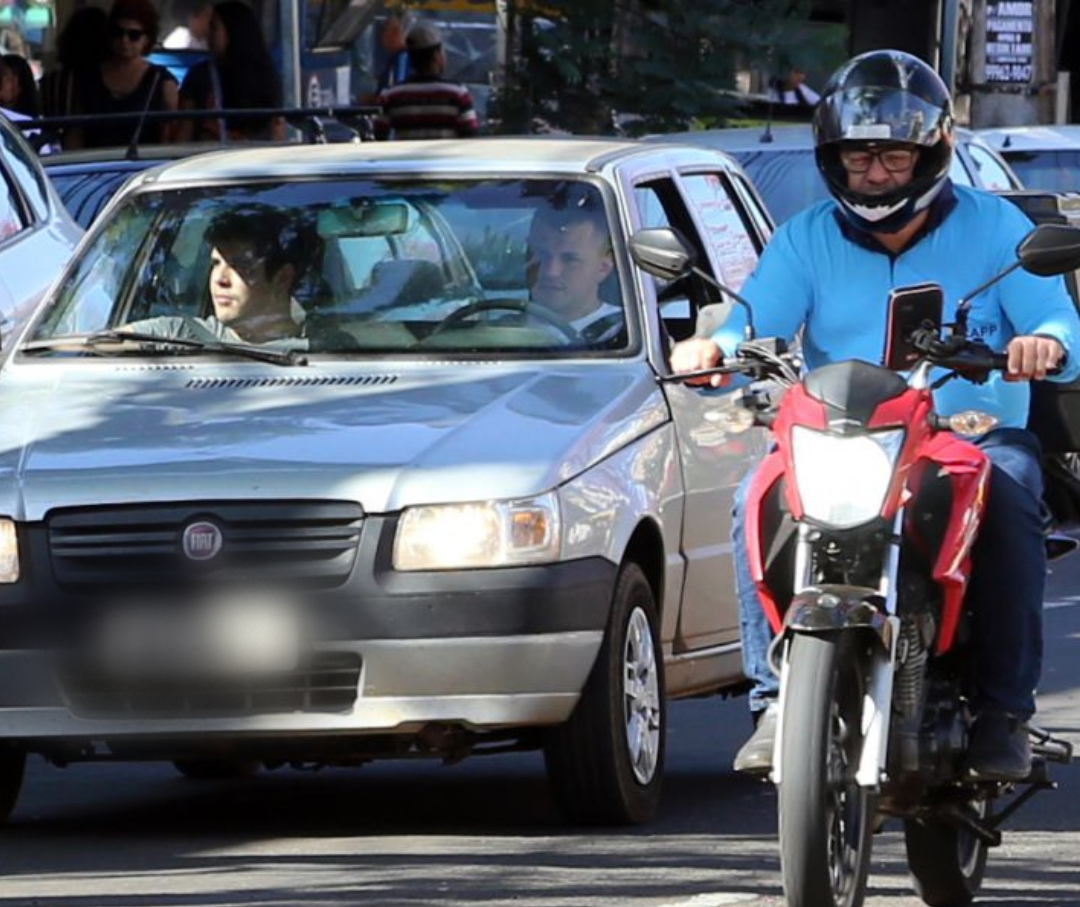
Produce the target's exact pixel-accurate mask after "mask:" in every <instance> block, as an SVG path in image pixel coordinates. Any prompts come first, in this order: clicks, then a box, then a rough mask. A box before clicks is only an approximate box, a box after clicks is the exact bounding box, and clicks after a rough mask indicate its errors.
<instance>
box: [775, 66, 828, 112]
mask: <svg viewBox="0 0 1080 907" xmlns="http://www.w3.org/2000/svg"><path fill="white" fill-rule="evenodd" d="M768 96H769V100H770V101H772V102H774V103H777V104H783V105H784V106H785V107H802V108H804V109H805V110H806V111H807V113H808V114H809V113H810V112H811V111H812V109H813V107H814V105H815V104H816V103H817V102H818V101H819V100H820V99H821V95H819V94H818V93H817V92H816V91H814V89H813V88H811V87H810V86H809V85H807V84H806V73H804V72H799V70H797V69H791V70H789V71H788V74H787V75H786V76H784V77H783V78H776V79H770V80H769V91H768Z"/></svg>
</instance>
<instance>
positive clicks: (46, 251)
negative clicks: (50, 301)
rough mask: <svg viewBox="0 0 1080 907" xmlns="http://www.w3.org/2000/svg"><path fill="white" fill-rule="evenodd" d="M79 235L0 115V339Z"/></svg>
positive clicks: (33, 302) (13, 328)
mask: <svg viewBox="0 0 1080 907" xmlns="http://www.w3.org/2000/svg"><path fill="white" fill-rule="evenodd" d="M81 236H82V230H81V229H79V227H78V226H77V225H76V224H75V223H74V222H73V221H72V219H71V218H70V217H69V216H68V213H67V211H66V210H65V208H64V206H63V204H62V203H61V201H60V198H59V197H58V196H57V194H56V190H55V189H54V188H53V186H52V185H51V184H50V183H49V180H48V178H47V177H46V176H45V172H44V171H43V170H42V167H41V164H40V163H39V161H38V157H37V155H36V154H35V153H34V152H33V150H32V149H31V148H30V146H29V145H28V144H27V143H26V141H25V140H24V139H23V137H22V135H21V134H20V133H19V131H18V130H17V129H16V128H15V127H14V126H12V125H11V123H9V122H8V121H7V120H6V119H5V118H4V117H2V116H0V342H3V341H7V339H8V337H9V336H11V335H12V334H14V333H17V331H18V329H19V326H20V325H21V324H22V323H23V322H24V321H25V320H26V318H27V317H29V315H30V314H31V313H32V312H33V311H34V308H35V307H36V306H37V304H38V302H39V301H40V300H41V298H42V296H43V295H44V293H45V290H46V289H48V287H49V284H51V283H52V282H53V280H55V279H56V277H58V276H59V274H60V271H61V269H62V268H63V266H64V265H65V264H66V263H67V261H68V259H69V258H70V257H71V253H72V252H73V251H74V249H75V246H76V245H77V244H78V242H79V239H80V238H81Z"/></svg>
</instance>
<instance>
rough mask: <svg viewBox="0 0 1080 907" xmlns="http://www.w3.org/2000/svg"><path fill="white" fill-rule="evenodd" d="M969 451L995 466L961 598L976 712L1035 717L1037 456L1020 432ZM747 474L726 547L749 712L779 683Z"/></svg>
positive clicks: (1038, 667) (1039, 588)
mask: <svg viewBox="0 0 1080 907" xmlns="http://www.w3.org/2000/svg"><path fill="white" fill-rule="evenodd" d="M976 444H977V445H978V446H979V447H980V448H981V449H982V451H983V452H984V453H985V454H986V455H987V457H989V458H990V462H991V464H992V467H991V471H990V493H989V495H988V498H987V502H986V513H985V515H984V518H983V524H982V527H981V528H980V530H979V536H978V538H977V539H976V541H975V547H974V548H973V549H972V554H971V557H972V575H971V582H970V584H969V585H968V591H967V596H966V599H965V607H966V608H967V609H969V610H970V611H972V612H973V619H972V622H971V623H972V626H971V631H972V632H971V641H970V647H971V654H972V661H973V667H974V678H973V680H974V689H975V702H974V705H975V708H976V709H979V708H997V709H1004V710H1006V711H1009V712H1013V713H1014V714H1016V715H1019V716H1020V717H1021V718H1025V719H1026V718H1030V717H1031V716H1032V715H1033V714H1034V713H1035V687H1036V685H1037V684H1038V682H1039V675H1040V674H1041V673H1042V649H1043V638H1042V606H1043V591H1044V588H1045V585H1046V549H1045V547H1044V543H1043V519H1042V490H1043V477H1042V465H1041V451H1040V450H1039V442H1038V441H1037V440H1036V439H1035V436H1034V435H1032V434H1031V433H1030V432H1027V431H1024V430H1023V429H1019V428H999V429H997V430H996V431H992V432H990V433H989V434H987V435H984V436H983V437H982V438H980V439H979V440H978V441H977V442H976ZM751 476H753V472H751V473H750V474H749V475H747V476H746V478H744V479H743V481H742V484H741V485H740V486H739V489H738V491H737V492H736V494H735V510H734V513H733V516H734V521H733V523H732V541H733V542H734V555H735V587H736V592H737V594H738V598H739V627H740V630H741V632H742V646H743V670H744V671H745V673H746V676H747V677H748V678H749V679H750V680H751V682H752V684H753V686H752V688H751V690H750V709H751V711H754V712H756V711H760V710H761V709H764V708H765V707H766V706H767V705H768V704H769V703H770V702H771V701H772V700H773V699H775V698H776V695H777V693H778V692H779V686H780V682H779V679H778V678H777V676H776V675H775V674H774V673H773V672H772V670H771V669H770V668H769V664H768V661H767V653H768V648H769V643H770V642H771V641H772V630H771V628H770V627H769V622H768V620H767V619H766V617H765V612H764V610H763V609H762V607H761V604H760V602H759V600H758V597H757V590H756V589H755V587H754V582H753V579H752V577H751V575H750V558H749V554H748V552H747V547H746V524H745V516H744V512H745V509H746V495H747V492H748V489H749V485H750V478H751Z"/></svg>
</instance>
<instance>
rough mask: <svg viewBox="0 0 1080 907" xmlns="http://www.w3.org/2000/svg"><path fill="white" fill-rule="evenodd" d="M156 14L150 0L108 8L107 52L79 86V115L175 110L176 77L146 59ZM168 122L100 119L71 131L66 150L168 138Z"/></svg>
mask: <svg viewBox="0 0 1080 907" xmlns="http://www.w3.org/2000/svg"><path fill="white" fill-rule="evenodd" d="M157 36H158V15H157V11H156V10H155V9H154V7H153V5H152V4H151V2H150V0H114V3H113V5H112V8H111V9H110V10H109V31H108V41H109V47H108V53H107V55H106V57H105V60H104V61H103V62H102V64H101V65H100V66H99V67H98V68H97V69H95V70H91V71H90V72H89V73H88V74H87V78H86V80H85V81H84V82H83V84H82V85H81V86H80V91H79V98H78V111H77V112H78V113H85V114H132V113H142V112H143V111H147V112H152V111H162V110H176V108H177V103H178V96H179V93H178V90H177V84H176V79H175V78H173V76H172V74H171V73H170V72H169V71H168V70H167V69H165V67H163V66H157V65H155V64H153V63H150V62H149V61H148V60H147V59H146V54H148V53H149V52H150V50H151V48H153V46H154V44H155V43H156V42H157ZM169 127H170V124H168V123H162V122H161V121H160V120H156V121H147V122H144V123H142V124H141V126H140V123H139V121H138V119H136V118H127V119H121V120H116V121H114V122H111V123H110V122H103V123H101V124H100V125H99V124H95V125H93V126H86V127H83V128H81V129H77V130H71V132H70V134H69V136H68V138H67V141H66V142H65V146H66V147H68V148H80V147H82V148H101V147H105V146H113V145H119V146H125V145H129V144H131V142H132V141H133V139H134V138H135V136H136V132H138V142H139V144H146V143H153V142H161V141H166V140H168V139H169V138H170V137H171V133H170V128H169Z"/></svg>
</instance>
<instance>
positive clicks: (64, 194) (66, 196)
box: [48, 167, 138, 230]
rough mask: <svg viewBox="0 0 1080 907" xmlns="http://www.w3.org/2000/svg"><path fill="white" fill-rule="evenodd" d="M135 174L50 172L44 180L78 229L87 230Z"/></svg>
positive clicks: (126, 171) (123, 171)
mask: <svg viewBox="0 0 1080 907" xmlns="http://www.w3.org/2000/svg"><path fill="white" fill-rule="evenodd" d="M137 172H138V170H136V169H131V168H126V167H125V168H123V169H119V170H99V169H93V170H88V171H83V170H76V169H62V168H52V169H50V170H49V172H48V176H49V179H50V180H52V184H53V187H54V188H55V189H56V192H57V194H58V195H59V196H60V200H61V201H62V202H63V203H64V207H65V208H67V211H68V214H70V215H71V216H72V217H73V218H74V219H75V222H76V223H77V224H78V225H79V226H80V227H82V228H83V229H84V230H88V229H89V228H90V224H92V223H93V222H94V219H95V218H96V217H97V216H98V214H100V213H101V210H102V209H103V208H104V207H105V206H106V205H107V204H108V203H109V200H110V199H111V198H112V197H113V196H114V195H116V193H117V192H119V191H120V189H121V187H122V186H123V185H124V183H126V182H127V181H128V180H129V179H130V178H131V177H132V176H133V175H134V174H136V173H137Z"/></svg>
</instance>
